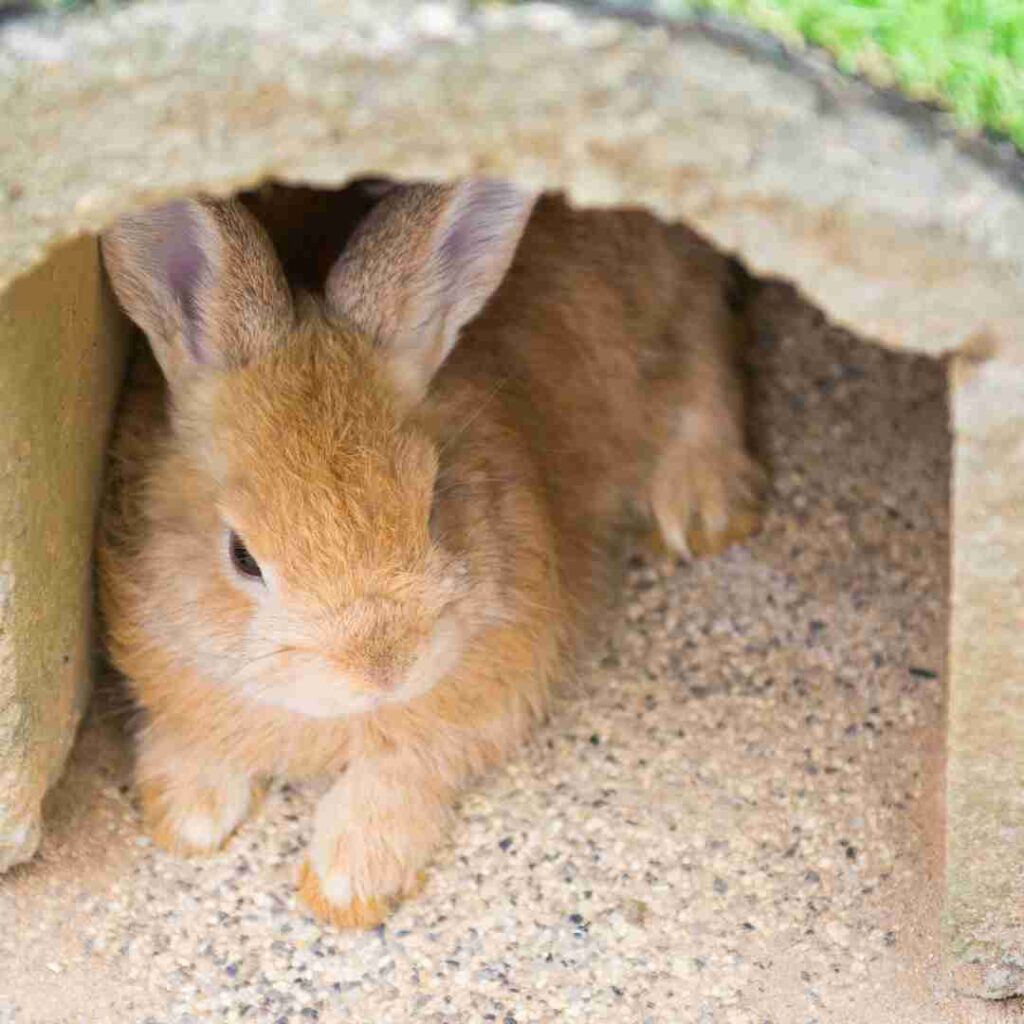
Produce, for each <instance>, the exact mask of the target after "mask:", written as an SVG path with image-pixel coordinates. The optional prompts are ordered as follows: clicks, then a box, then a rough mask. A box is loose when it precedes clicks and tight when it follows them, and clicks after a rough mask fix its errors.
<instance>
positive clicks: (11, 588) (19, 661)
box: [0, 240, 123, 870]
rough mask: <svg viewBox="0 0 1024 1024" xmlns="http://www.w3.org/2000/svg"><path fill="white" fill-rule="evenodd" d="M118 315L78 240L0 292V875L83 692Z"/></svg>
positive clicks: (27, 826) (35, 822)
mask: <svg viewBox="0 0 1024 1024" xmlns="http://www.w3.org/2000/svg"><path fill="white" fill-rule="evenodd" d="M122 323H123V322H122V320H121V318H120V317H119V316H118V315H117V313H116V311H115V310H114V309H113V308H112V307H111V305H110V304H109V302H108V300H107V299H106V297H105V292H104V289H103V287H102V282H101V278H100V269H99V260H98V258H97V250H96V243H95V242H94V241H92V240H83V241H79V242H76V243H74V244H72V245H69V246H66V247H64V248H62V249H61V250H60V251H59V252H57V253H55V254H54V256H53V258H52V259H51V260H49V261H48V262H47V263H46V264H45V265H44V266H43V267H41V268H40V269H38V270H36V271H35V272H34V273H32V274H30V275H29V276H27V277H24V278H22V279H21V280H20V281H18V282H17V283H16V284H15V285H14V286H13V287H12V288H11V289H10V290H9V291H8V292H7V293H6V294H4V295H3V296H0V356H2V358H0V396H3V397H2V403H3V413H2V415H0V870H3V869H4V868H7V867H9V866H10V865H11V864H14V863H17V862H19V861H22V860H26V859H27V858H29V857H31V856H32V854H33V853H34V852H35V849H36V846H37V845H38V842H39V835H40V822H39V817H40V804H41V801H42V798H43V794H44V793H45V791H46V789H47V788H48V787H49V785H50V784H51V783H52V782H53V780H54V779H55V778H56V776H57V775H58V774H59V772H60V769H61V767H62V765H63V762H64V757H65V755H66V754H67V751H68V749H69V747H70V745H71V741H72V739H73V737H74V732H75V726H76V725H77V723H78V719H79V716H80V714H81V712H82V709H83V706H84V702H85V698H86V696H87V694H88V687H89V677H90V667H91V656H92V652H91V643H90V638H91V629H90V626H91V615H90V608H91V600H90V596H91V595H90V591H91V576H90V571H89V567H90V564H91V562H90V553H91V548H92V534H93V517H94V512H95V508H96V500H97V497H98V494H99V481H100V477H101V469H102V456H103V450H104V447H105V444H106V439H107V432H108V431H107V428H108V423H109V419H110V411H111V407H112V405H113V401H114V397H115V395H116V391H117V385H118V384H119V382H120V377H121V362H122V353H123V344H122V332H123V326H122Z"/></svg>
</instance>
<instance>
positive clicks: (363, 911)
mask: <svg viewBox="0 0 1024 1024" xmlns="http://www.w3.org/2000/svg"><path fill="white" fill-rule="evenodd" d="M424 879H425V874H424V872H422V871H421V872H420V873H419V874H418V875H417V877H416V884H415V885H414V886H412V887H411V888H406V889H404V890H402V891H400V892H393V893H390V894H388V895H386V896H367V897H360V896H353V895H352V884H351V882H350V881H349V880H348V878H347V877H346V876H345V875H344V873H342V872H333V873H331V874H330V875H328V877H327V880H326V881H325V882H323V883H321V881H320V876H319V875H318V874H317V872H316V869H315V868H314V867H313V865H312V863H311V862H310V861H308V860H307V861H306V862H305V863H304V864H303V865H302V867H301V868H300V869H299V882H298V891H299V899H300V900H302V902H303V903H304V904H305V905H306V906H307V907H308V909H309V910H310V912H311V913H312V914H313V916H314V917H315V918H317V920H319V921H323V922H324V923H325V924H329V925H331V926H333V927H334V928H346V929H347V928H354V929H369V928H376V927H377V925H379V924H382V923H383V922H384V921H386V920H387V919H388V918H389V917H390V916H391V915H392V913H394V911H395V908H396V907H397V906H398V905H399V903H401V902H402V900H404V899H407V898H408V897H410V896H415V895H416V893H417V892H419V890H420V889H422V888H423V884H424Z"/></svg>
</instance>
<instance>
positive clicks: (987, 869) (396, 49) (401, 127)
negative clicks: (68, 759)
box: [0, 0, 1024, 995]
mask: <svg viewBox="0 0 1024 1024" xmlns="http://www.w3.org/2000/svg"><path fill="white" fill-rule="evenodd" d="M341 11H342V8H340V7H339V6H338V4H337V3H336V2H335V0H301V2H300V0H234V2H233V3H230V4H216V5H215V4H210V3H208V2H206V0H181V2H171V0H147V2H146V3H144V4H139V5H136V6H133V7H130V8H126V9H124V10H121V11H118V12H116V13H113V14H111V15H106V16H96V17H92V16H89V17H83V18H80V19H74V18H72V19H66V20H63V21H55V22H45V21H44V22H27V21H14V22H12V23H9V24H8V25H7V26H6V27H5V28H4V29H3V30H2V31H0V109H2V110H3V111H4V121H5V123H4V131H3V132H2V133H0V243H2V244H0V287H2V286H3V284H4V283H5V282H7V281H10V280H12V279H14V278H15V277H16V276H17V275H19V274H22V273H24V272H25V271H27V270H29V269H30V268H31V267H33V266H35V265H36V264H38V262H39V261H40V260H41V259H42V258H43V257H44V256H45V255H46V254H47V253H48V252H50V251H51V250H52V249H53V247H54V246H56V245H57V244H59V243H61V242H62V241H65V240H67V239H69V238H72V237H74V236H76V235H79V234H81V233H82V232H86V231H96V230H99V229H102V228H104V227H106V226H107V225H108V224H110V223H111V222H112V221H113V220H114V219H115V218H116V217H117V216H118V215H120V214H122V213H124V212H126V211H128V210H131V209H134V208H137V207H140V206H144V205H146V204H148V203H151V202H153V201H156V200H158V199H161V198H164V197H166V196H169V195H173V194H179V193H183V192H193V191H198V190H204V191H208V192H212V193H226V192H229V191H232V190H234V189H236V188H238V187H241V186H243V185H247V184H251V183H253V182H255V181H257V180H261V179H263V178H266V177H271V176H274V177H277V178H279V179H281V180H283V181H292V182H302V183H307V184H324V185H331V184H337V183H340V182H343V181H345V180H347V179H348V178H350V177H352V176H355V175H357V174H361V173H368V172H369V173H372V172H385V173H389V174H392V175H398V176H406V177H427V178H441V177H450V176H454V175H459V174H466V173H484V174H495V175H505V176H508V177H511V178H515V179H518V180H521V181H523V182H525V183H528V184H529V183H536V184H543V185H545V186H547V187H550V188H561V189H564V190H567V191H568V192H569V194H570V195H571V196H572V198H574V199H575V200H576V201H577V202H580V203H587V204H603V205H610V204H619V203H625V204H642V205H646V206H648V207H650V208H651V209H654V210H655V211H657V212H660V213H661V214H663V215H665V216H666V217H669V218H685V219H688V220H689V221H691V222H692V223H693V224H694V225H695V226H696V227H698V228H699V229H700V230H702V231H703V232H704V233H706V234H707V235H708V236H709V237H710V238H711V239H712V240H713V241H715V242H717V243H718V244H720V245H722V246H723V247H725V248H728V249H734V250H737V251H739V252H740V254H741V255H742V256H743V257H744V258H745V259H746V260H747V261H748V262H749V263H750V264H751V265H752V267H753V268H754V269H755V270H756V271H759V272H762V273H772V274H778V275H781V276H784V277H787V278H789V279H791V280H793V281H795V282H796V283H797V284H798V285H799V286H800V287H801V288H802V289H803V290H804V291H805V292H806V293H807V294H808V296H809V297H810V298H811V299H812V300H813V301H815V302H816V303H818V304H819V305H820V306H822V307H823V308H824V309H826V310H827V311H828V313H829V314H830V315H831V316H832V317H833V318H835V319H837V320H839V321H841V322H843V323H845V324H846V325H847V326H849V327H851V328H853V329H854V330H856V331H858V332H859V333H861V334H864V335H867V336H869V337H873V338H875V339H877V340H879V341H882V342H884V343H885V344H889V345H893V346H899V347H911V348H914V349H917V350H919V351H923V352H928V353H931V354H935V355H938V354H943V353H959V356H958V361H959V362H960V365H962V366H965V365H967V364H970V366H971V367H972V372H973V373H974V374H975V379H976V380H980V379H982V378H984V379H985V380H986V381H988V382H989V383H988V384H987V385H986V386H985V387H984V388H981V390H967V391H965V390H963V388H962V387H961V388H958V391H957V394H956V396H955V397H956V401H955V408H956V424H955V426H956V429H957V432H958V433H957V438H958V440H957V443H958V445H959V446H960V447H959V449H958V452H957V457H956V465H957V474H958V475H957V481H956V500H957V508H956V535H955V537H954V547H955V550H956V555H955V558H956V565H955V570H956V571H955V586H954V595H953V612H954V628H953V668H954V675H953V678H952V680H951V683H950V686H951V701H950V711H951V733H950V735H951V746H950V806H949V810H950V823H951V826H950V828H951V839H950V844H949V852H950V886H951V901H950V911H951V912H950V921H951V929H952V935H953V936H954V939H955V945H956V948H957V949H958V950H959V951H960V953H961V954H962V955H963V957H966V958H968V959H971V960H974V961H980V962H984V963H987V964H988V966H989V968H991V970H990V971H989V973H988V974H985V973H984V972H982V975H981V977H982V981H981V982H980V983H979V982H978V981H977V978H975V979H974V981H971V979H970V978H968V979H967V983H968V984H971V985H974V986H975V988H978V987H979V984H980V989H981V990H983V991H985V992H986V993H987V994H989V995H1006V994H1010V993H1011V992H1014V991H1022V990H1024V977H1022V976H1021V975H1020V974H1019V972H1018V973H1016V974H1015V973H1013V972H1012V971H1009V970H1004V968H1007V965H1009V966H1012V964H1013V958H1014V957H1016V958H1017V959H1019V960H1021V961H1024V947H1022V946H1021V942H1022V941H1024V940H1022V937H1021V935H1020V931H1019V929H1018V928H1017V927H1016V925H1013V927H1003V926H1004V925H1006V923H1007V922H1008V921H1009V922H1010V923H1011V924H1012V923H1013V919H1012V918H1010V917H1008V916H1007V915H1006V914H1004V913H1003V912H1002V910H1001V909H1000V908H1001V907H1002V906H1003V905H1004V904H1005V902H1006V901H1012V902H1015V905H1016V906H1018V907H1019V906H1021V905H1024V879H1022V878H1021V875H1020V872H1019V870H1018V865H1020V864H1021V863H1024V821H1022V819H1021V813H1020V802H1019V794H1020V793H1021V792H1022V791H1024V764H1022V763H1021V761H1020V759H1019V758H1017V757H1016V755H1015V753H1013V752H1014V751H1015V750H1016V751H1019V750H1021V749H1024V725H1021V724H1020V722H1021V719H1024V667H1022V658H1024V655H1022V652H1021V647H1020V632H1019V630H1018V631H1015V624H1014V621H1013V619H1012V617H1010V616H1012V609H1013V608H1014V607H1015V606H1016V607H1017V608H1019V607H1020V577H1019V575H1016V576H1015V575H1013V574H1012V573H1011V572H1010V570H1009V569H1008V565H1009V564H1011V563H1013V560H1014V559H1017V560H1018V561H1017V562H1016V564H1017V565H1018V566H1019V565H1020V561H1019V559H1020V558H1021V553H1020V540H1019V538H1020V521H1021V510H1020V501H1021V498H1020V494H1019V491H1017V490H1014V486H1015V485H1014V484H1013V483H1012V481H1011V480H1010V477H1011V474H1012V473H1013V472H1016V471H1017V466H1018V465H1019V459H1020V452H1021V451H1022V450H1024V426H1022V425H1021V421H1020V418H1019V416H1018V415H1017V411H1019V402H1020V401H1021V399H1020V393H1019V389H1018V387H1017V385H1015V384H1013V381H1016V380H1019V375H1020V373H1021V372H1022V371H1021V367H1022V366H1024V332H1022V331H1021V324H1024V241H1022V240H1024V198H1022V196H1024V172H1022V164H1021V161H1020V158H1019V157H1018V156H1016V155H1015V154H1012V153H1011V154H1009V155H1008V156H1007V155H1006V154H1002V155H1001V154H1000V153H998V152H996V150H995V149H993V147H990V146H986V145H984V144H967V143H964V142H963V140H960V139H958V138H957V136H956V135H955V134H954V133H953V132H950V131H948V130H946V129H945V128H944V127H943V126H942V124H941V123H940V121H939V120H937V119H936V118H935V117H933V116H932V115H925V114H921V113H920V112H915V111H910V110H908V109H906V108H905V107H900V105H899V104H894V103H893V102H892V101H889V100H884V99H883V98H880V97H879V96H876V95H875V94H873V93H872V92H871V91H870V90H868V89H867V88H866V87H864V86H861V85H859V84H857V83H852V82H850V81H848V80H846V79H843V78H841V77H840V76H838V75H836V74H835V73H834V72H832V71H830V70H829V69H827V68H825V67H823V66H820V65H818V64H815V63H814V62H813V61H806V60H793V59H788V58H784V57H782V56H780V54H779V53H778V52H777V51H772V50H771V48H770V47H768V48H766V47H764V46H762V45H759V44H757V43H756V42H754V41H751V40H750V39H749V38H747V37H746V36H745V35H743V34H742V33H741V34H738V35H737V34H730V33H729V32H722V31H718V30H716V31H708V30H707V29H706V28H704V27H702V26H701V25H700V24H693V23H688V24H676V25H673V26H671V27H657V26H655V27H650V28H644V27H642V26H638V25H636V24H633V23H629V22H625V21H621V20H610V19H607V18H600V17H591V16H588V15H583V14H580V13H578V12H577V13H574V12H572V11H570V10H567V9H564V8H559V7H552V6H542V5H522V6H515V7H512V8H498V9H489V8H485V9H481V10H473V9H472V8H471V7H469V6H468V5H466V6H464V5H462V4H459V3H455V2H439V3H415V2H413V0H349V2H348V3H346V4H345V5H344V8H343V11H344V13H343V15H342V13H341ZM8 301H10V300H8ZM0 357H6V353H5V352H4V349H3V348H0ZM49 369H50V368H49V366H44V367H41V371H46V372H49ZM978 375H980V376H978ZM986 375H987V376H986ZM958 379H965V378H963V377H960V378H958ZM1000 382H1002V383H1000ZM965 395H974V396H980V397H975V398H973V399H971V400H967V399H965V398H964V396H965ZM1000 403H1001V404H1000ZM1015 410H1016V411H1015ZM40 417H41V419H40V420H39V422H43V421H44V420H45V413H40ZM986 417H987V418H986ZM999 424H1002V425H999ZM1004 428H1005V431H1006V432H1004ZM49 443H50V444H55V443H56V440H55V439H54V438H50V441H49ZM34 460H35V456H33V461H34ZM1015 460H1016V461H1015ZM1019 479H1020V477H1019V476H1018V477H1017V481H1018V483H1019ZM79 484H80V485H81V486H82V488H83V490H82V491H81V492H80V493H81V494H83V495H84V494H86V493H90V492H89V487H90V486H91V480H90V479H82V480H79ZM62 486H63V484H62ZM76 486H78V485H76ZM68 493H70V492H68ZM53 514H56V512H53ZM0 524H3V520H0ZM1014 538H1017V539H1016V540H1014ZM5 543H8V546H9V542H5ZM996 552H998V555H997V554H995V553H996ZM77 565H79V563H76V566H77ZM79 567H80V566H79ZM61 572H62V573H63V569H61ZM68 580H74V584H73V586H72V587H71V589H64V590H61V591H60V592H61V594H63V595H64V596H65V597H66V596H67V595H69V594H71V593H73V592H74V593H80V591H75V590H74V587H79V586H80V583H81V577H80V576H74V575H73V574H72V575H68V576H66V577H65V576H63V575H58V574H57V572H56V567H55V571H54V574H53V575H52V576H51V577H50V578H49V579H48V580H47V582H46V584H45V585H46V586H48V587H50V588H51V589H53V588H56V589H60V587H61V586H64V587H65V588H66V585H67V581H68ZM15 582H16V585H17V589H12V588H11V587H10V584H9V581H8V585H7V588H6V591H4V590H2V589H0V599H2V600H5V601H6V602H7V604H8V606H9V607H15V608H16V607H17V606H18V603H19V601H20V596H19V594H20V588H22V587H23V586H29V584H27V583H26V582H25V579H24V577H19V578H18V579H17V580H16V581H15ZM37 585H39V586H43V584H42V583H41V582H40V583H39V584H37ZM5 592H6V594H7V596H6V598H4V597H3V596H2V595H3V594H4V593H5ZM12 595H13V598H12ZM68 600H72V599H71V598H68ZM75 600H77V599H75ZM12 601H13V605H12ZM6 614H7V615H8V616H10V615H11V614H12V613H11V612H10V610H8V612H7V613H6ZM69 614H70V611H69ZM71 617H72V618H73V619H74V618H75V617H74V616H73V615H72V616H71ZM24 621H25V622H27V621H28V620H27V619H26V620H24ZM76 621H78V620H77V619H76ZM32 628H33V629H36V630H37V631H38V625H36V626H33V627H32ZM54 636H56V634H54ZM53 643H56V639H54V640H53ZM55 649H56V648H55ZM40 664H41V662H40ZM19 671H20V669H19ZM26 678H28V677H26ZM41 685H46V686H55V687H58V688H59V686H58V684H57V683H56V681H55V680H54V679H52V678H51V679H48V680H46V681H45V683H44V684H41ZM62 692H63V691H62ZM1007 752H1009V753H1007ZM986 851H987V852H986ZM993 922H996V923H998V922H1002V924H1001V925H999V927H996V926H995V925H994V924H993ZM1000 929H1001V930H1000ZM993 970H994V971H996V972H997V973H996V974H992V973H991V971H993ZM1000 970H1003V974H1001V975H1000V974H998V971H1000ZM975 973H977V972H975Z"/></svg>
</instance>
